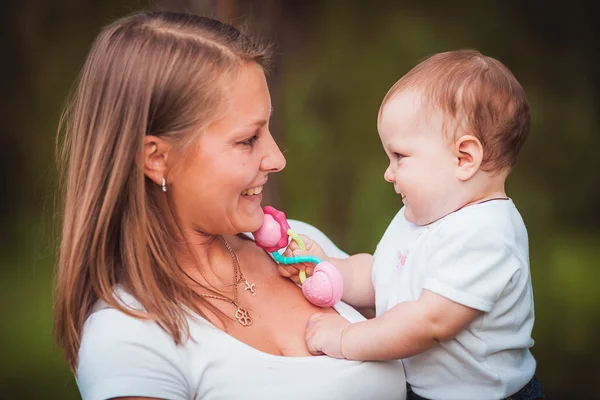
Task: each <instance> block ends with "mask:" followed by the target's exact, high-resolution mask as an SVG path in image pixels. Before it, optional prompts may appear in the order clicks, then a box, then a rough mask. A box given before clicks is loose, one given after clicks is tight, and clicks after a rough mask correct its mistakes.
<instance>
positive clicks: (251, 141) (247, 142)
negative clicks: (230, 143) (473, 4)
mask: <svg viewBox="0 0 600 400" xmlns="http://www.w3.org/2000/svg"><path fill="white" fill-rule="evenodd" d="M257 140H258V135H254V136H252V137H251V138H248V139H246V140H243V141H241V142H240V144H243V145H244V146H252V145H253V144H254V143H256V141H257Z"/></svg>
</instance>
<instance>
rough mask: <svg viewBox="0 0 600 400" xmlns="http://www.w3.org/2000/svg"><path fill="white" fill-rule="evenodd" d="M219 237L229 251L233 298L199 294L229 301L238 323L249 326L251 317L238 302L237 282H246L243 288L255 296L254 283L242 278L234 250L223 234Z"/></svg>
mask: <svg viewBox="0 0 600 400" xmlns="http://www.w3.org/2000/svg"><path fill="white" fill-rule="evenodd" d="M220 238H221V242H222V243H223V245H224V246H225V248H226V249H227V251H229V254H230V255H231V260H232V261H233V299H230V298H229V297H225V296H217V295H212V294H202V293H201V294H200V296H202V297H207V298H210V299H215V300H222V301H226V302H228V303H230V304H231V305H233V306H234V307H235V308H236V310H235V314H234V316H235V319H237V321H238V322H239V323H240V325H242V326H250V325H252V317H251V316H250V313H249V312H248V310H246V309H245V308H242V307H240V305H239V304H238V293H237V288H238V283H240V282H242V281H243V282H244V283H245V284H246V288H245V289H244V290H250V292H251V293H252V295H253V296H256V292H254V286H255V285H254V283H252V284H251V283H250V282H248V280H247V279H245V278H244V275H243V274H242V270H241V269H240V265H239V261H238V258H237V254H235V252H234V251H233V249H232V248H231V246H229V243H227V241H226V240H225V238H224V237H223V236H220Z"/></svg>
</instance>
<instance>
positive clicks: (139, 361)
mask: <svg viewBox="0 0 600 400" xmlns="http://www.w3.org/2000/svg"><path fill="white" fill-rule="evenodd" d="M116 293H119V291H118V290H117V291H116ZM119 298H120V301H121V304H124V305H126V306H127V307H128V308H130V309H132V310H133V311H141V305H140V304H139V303H138V302H137V301H135V299H134V298H133V297H131V296H129V295H127V294H124V292H122V293H119ZM76 372H77V373H76V377H77V384H78V386H79V388H80V391H81V393H82V396H83V398H85V399H88V398H90V399H95V398H111V397H118V396H123V395H127V394H128V393H124V392H122V390H125V389H126V390H130V389H135V393H136V394H137V395H138V396H140V395H144V393H145V394H146V395H148V396H150V397H161V398H162V397H163V396H164V398H177V399H178V398H187V396H188V392H189V384H188V382H189V380H188V378H187V372H186V367H185V363H184V358H183V357H182V355H181V350H180V349H178V347H177V345H176V343H175V341H174V340H173V338H172V337H171V336H170V335H169V334H168V333H167V332H166V331H164V330H163V329H162V328H161V327H160V326H159V325H158V324H157V323H156V322H154V321H152V320H150V319H142V318H138V317H135V316H133V315H129V314H127V313H126V312H124V311H122V310H119V309H116V308H112V307H110V306H107V305H106V304H105V303H103V302H101V301H100V302H98V304H97V305H96V306H95V307H94V310H93V311H92V313H91V314H90V316H89V317H88V318H87V320H86V322H85V324H84V327H83V333H82V339H81V346H80V348H79V362H78V366H77V371H76ZM157 378H160V379H161V380H163V384H164V387H162V388H161V387H157V384H156V382H155V380H156V379H157ZM123 393H124V394H123ZM158 394H160V396H157V395H158Z"/></svg>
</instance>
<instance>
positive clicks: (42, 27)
mask: <svg viewBox="0 0 600 400" xmlns="http://www.w3.org/2000/svg"><path fill="white" fill-rule="evenodd" d="M147 7H160V8H166V9H173V10H182V9H188V10H190V11H194V12H200V13H203V12H205V11H209V12H210V13H211V14H212V15H214V16H218V17H221V18H223V19H228V20H233V21H234V22H240V21H242V20H248V21H249V24H250V27H251V28H254V30H255V31H258V32H260V33H262V34H263V35H264V36H266V37H267V38H270V39H271V40H272V41H274V42H275V44H276V45H277V57H276V67H275V70H274V73H273V74H272V76H271V77H270V81H271V90H272V96H273V103H274V108H275V114H274V120H273V132H274V135H275V136H276V138H277V140H278V142H279V143H280V146H281V148H282V149H283V150H284V151H285V155H286V157H287V160H288V166H287V168H286V170H285V171H284V172H282V173H281V174H280V175H279V177H278V179H273V180H272V181H271V183H270V187H269V188H268V192H267V199H268V200H267V201H268V202H269V203H271V204H273V205H276V206H278V207H279V208H281V209H283V210H285V211H286V213H287V215H288V217H289V218H295V219H301V220H304V221H306V222H309V223H312V224H314V225H316V226H317V227H319V228H321V229H322V230H324V231H325V232H326V233H327V234H329V235H330V236H331V237H332V238H333V239H334V240H335V242H336V243H338V244H339V245H340V247H342V248H343V249H345V250H346V251H348V252H358V251H370V252H372V251H373V250H374V248H375V245H376V243H377V241H378V239H379V238H380V236H381V235H382V234H383V231H384V229H385V227H386V225H387V223H388V222H389V221H390V219H391V218H392V217H393V215H394V214H395V213H396V212H397V210H398V209H399V207H400V206H401V202H400V199H399V198H398V197H397V196H396V195H395V193H394V191H393V188H392V187H391V185H389V184H388V183H386V182H385V181H384V180H383V171H384V169H385V167H386V157H385V155H384V153H383V150H382V149H381V145H380V143H379V140H378V136H377V131H376V116H377V111H378V108H379V104H380V102H381V99H382V98H383V96H384V95H385V93H386V91H387V90H388V88H389V87H390V86H391V85H392V84H393V83H394V82H395V81H396V80H397V79H398V78H400V76H401V75H402V74H404V73H405V72H407V71H408V70H409V69H410V68H411V67H412V66H413V65H414V64H415V63H416V62H418V61H419V60H420V59H422V58H424V57H426V56H427V55H430V54H432V53H435V52H440V51H446V50H450V49H458V48H467V47H468V48H477V49H479V50H481V51H482V52H483V53H484V54H487V55H490V56H494V57H496V58H498V59H500V60H501V61H503V62H504V63H505V64H506V65H507V66H508V67H509V68H510V69H511V70H512V71H513V72H514V74H515V75H516V77H517V78H518V79H519V81H520V82H521V83H522V84H523V86H524V87H525V90H526V91H527V93H528V96H529V100H530V104H531V110H532V132H531V136H530V138H529V140H528V142H527V143H526V145H525V147H524V149H523V152H522V155H521V157H520V160H519V163H518V165H517V168H516V170H515V171H514V173H513V174H512V176H511V177H510V178H509V181H508V188H507V189H508V193H509V195H510V196H511V197H512V198H513V200H514V201H515V203H516V204H517V206H518V207H519V209H520V211H521V213H522V215H523V217H524V219H525V222H526V224H527V226H528V229H529V234H530V245H531V270H532V274H533V285H534V292H535V301H536V325H535V328H534V332H533V336H534V339H535V341H536V343H535V346H534V347H533V349H532V351H533V353H534V355H535V357H536V358H537V360H538V376H539V378H540V380H541V382H542V385H543V387H544V390H545V392H546V393H547V394H548V397H549V398H551V399H560V398H566V399H589V398H600V397H599V396H598V394H597V393H598V392H599V390H598V389H597V386H598V385H597V379H598V378H599V377H600V368H599V367H598V363H597V359H598V356H599V355H600V346H598V344H597V340H596V338H597V337H598V334H599V333H600V317H599V313H598V306H599V305H600V291H598V290H597V283H598V278H597V276H598V275H599V274H598V272H597V269H598V264H599V261H598V260H599V258H600V242H599V239H600V228H599V226H598V223H599V222H600V183H599V180H598V172H599V171H600V168H599V167H600V158H598V157H597V153H598V149H599V147H600V146H599V145H600V134H599V129H598V128H599V122H598V111H599V110H600V102H599V96H598V95H599V93H600V68H599V67H600V62H599V55H600V51H599V50H600V49H599V46H598V44H597V41H596V40H595V39H596V37H600V35H599V34H598V33H599V32H598V28H596V27H595V25H594V23H595V19H596V17H597V16H598V15H600V14H599V13H598V7H597V6H595V5H594V4H593V3H592V2H589V3H587V2H581V1H571V2H558V3H556V4H554V3H552V4H550V3H548V2H543V1H535V0H528V1H521V2H518V1H500V0H497V1H481V2H475V1H456V2H446V1H425V2H418V3H417V2H410V3H408V2H401V1H378V2H376V1H370V2H367V1H365V2H351V1H347V2H341V1H327V2H290V1H288V2H284V1H281V0H279V1H278V0H264V1H260V0H255V1H234V0H228V1H219V2H217V1H159V2H156V3H155V4H150V5H148V4H147V3H146V2H144V1H116V0H114V1H103V2H102V1H91V0H86V1H83V0H81V1H75V0H70V1H68V0H55V1H52V2H46V1H41V0H30V1H27V2H16V1H8V2H5V3H3V10H2V13H0V19H1V22H2V23H1V24H0V26H1V27H2V35H1V37H0V41H1V45H2V46H1V47H0V49H1V50H0V51H1V52H2V63H1V65H0V68H2V73H1V75H0V76H1V77H2V88H3V96H2V97H3V105H2V107H1V110H0V113H1V114H0V116H1V118H2V119H1V121H2V124H1V125H0V126H2V129H1V131H0V132H1V134H2V141H1V142H0V143H1V146H2V147H1V148H2V156H1V157H0V193H1V197H0V222H1V226H2V237H1V241H0V250H1V260H0V268H1V269H0V296H1V297H0V300H1V302H0V304H1V306H0V307H1V308H0V309H1V310H2V325H1V329H0V343H1V344H2V347H1V349H2V353H1V354H2V360H3V362H2V364H1V365H0V372H1V373H0V385H1V386H0V398H2V399H4V398H7V399H9V398H31V399H38V398H39V399H50V398H52V399H54V398H57V399H59V398H60V399H75V398H79V395H78V392H77V388H76V385H75V382H74V380H73V378H72V376H71V375H70V373H69V371H68V369H67V367H66V364H65V362H64V361H63V359H62V358H61V354H60V351H59V350H58V349H57V348H56V347H55V346H54V345H53V342H52V338H51V330H52V297H51V293H52V274H53V267H54V255H55V252H54V250H55V248H56V245H57V243H56V236H55V235H54V230H55V227H54V226H53V215H54V212H55V210H54V206H53V197H54V195H55V190H56V189H55V183H56V172H55V166H54V161H53V157H54V143H55V130H56V126H57V120H58V117H59V115H60V112H61V108H62V106H63V104H64V101H65V99H66V97H67V94H68V92H69V90H70V88H71V86H72V84H73V81H74V80H75V78H76V76H77V73H78V70H79V68H80V67H81V65H82V62H83V59H84V57H85V55H86V53H87V51H88V49H89V46H90V43H91V41H92V40H93V38H94V36H95V35H96V34H97V33H98V31H99V29H100V27H101V26H103V25H105V24H107V23H108V22H110V21H111V20H113V19H115V18H117V17H119V16H121V15H124V14H127V13H130V12H132V11H134V10H137V9H140V8H147ZM240 17H241V18H240ZM290 390H293V388H290Z"/></svg>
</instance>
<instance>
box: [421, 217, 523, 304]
mask: <svg viewBox="0 0 600 400" xmlns="http://www.w3.org/2000/svg"><path fill="white" fill-rule="evenodd" d="M432 241H433V242H432V245H431V247H430V248H429V250H430V251H431V254H430V257H429V260H430V262H429V264H428V265H427V268H428V273H427V278H426V279H425V283H424V285H423V289H427V290H429V291H431V292H434V293H437V294H439V295H441V296H443V297H446V298H447V299H450V300H452V301H454V302H456V303H459V304H462V305H465V306H467V307H471V308H474V309H477V310H481V311H483V312H489V311H490V310H491V309H492V307H493V306H494V304H495V303H496V301H497V300H498V299H499V298H500V296H501V295H502V293H503V291H504V290H505V288H506V287H507V285H509V284H510V282H511V279H512V277H513V276H514V274H515V273H516V272H517V271H519V270H520V264H521V260H520V259H519V257H518V256H517V255H516V254H515V252H514V246H512V245H511V243H510V240H507V237H505V235H503V234H502V232H500V231H498V229H495V227H493V226H486V225H485V224H477V223H472V224H452V223H449V224H446V225H445V226H443V227H440V231H439V232H437V234H436V236H435V237H434V238H432Z"/></svg>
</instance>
